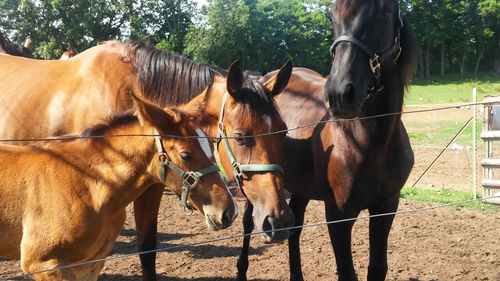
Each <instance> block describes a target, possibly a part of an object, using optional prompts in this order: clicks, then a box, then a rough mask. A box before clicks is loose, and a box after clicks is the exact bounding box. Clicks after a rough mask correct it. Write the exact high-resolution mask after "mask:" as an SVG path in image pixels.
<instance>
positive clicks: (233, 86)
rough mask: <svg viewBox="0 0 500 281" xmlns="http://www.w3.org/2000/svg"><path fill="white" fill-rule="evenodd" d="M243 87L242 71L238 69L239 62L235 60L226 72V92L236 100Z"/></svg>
mask: <svg viewBox="0 0 500 281" xmlns="http://www.w3.org/2000/svg"><path fill="white" fill-rule="evenodd" d="M242 86H243V71H241V68H240V61H239V60H235V61H233V63H231V65H230V66H229V69H228V71H227V79H226V87H227V92H228V93H229V94H230V95H231V96H232V97H233V99H236V98H237V97H238V94H239V93H240V90H241V87H242Z"/></svg>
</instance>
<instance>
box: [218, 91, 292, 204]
mask: <svg viewBox="0 0 500 281" xmlns="http://www.w3.org/2000/svg"><path fill="white" fill-rule="evenodd" d="M227 95H228V94H227V93H226V94H225V95H224V97H223V98H222V106H221V109H220V117H219V129H218V133H217V146H216V150H217V152H218V150H219V143H220V141H221V140H222V141H223V142H224V146H225V147H226V154H227V157H228V158H229V161H231V166H233V175H234V179H235V180H236V183H237V184H238V188H239V189H240V191H241V193H242V194H243V195H244V196H245V197H247V196H246V194H245V191H243V188H242V184H241V180H240V177H241V176H242V175H243V174H244V173H248V172H257V173H259V172H277V173H280V174H281V175H282V176H283V175H284V172H283V168H281V166H279V165H277V164H240V162H238V161H237V160H236V157H234V154H233V151H232V150H231V148H230V147H229V141H228V140H227V135H226V129H225V128H224V122H223V121H222V120H223V118H224V106H225V105H226V100H227ZM247 199H248V197H247Z"/></svg>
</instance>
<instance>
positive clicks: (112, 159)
mask: <svg viewBox="0 0 500 281" xmlns="http://www.w3.org/2000/svg"><path fill="white" fill-rule="evenodd" d="M136 103H137V104H136V108H137V115H138V116H134V115H132V114H130V113H129V114H121V115H116V116H115V117H114V118H113V119H111V121H109V122H107V123H106V124H103V125H97V126H94V127H92V128H90V129H88V130H86V131H85V132H84V133H83V136H89V137H92V136H103V135H105V136H106V135H127V137H108V138H90V139H73V140H62V141H48V142H44V143H37V144H32V145H26V146H11V145H0V162H1V163H2V170H1V171H0V186H1V188H0V229H2V231H1V232H0V256H1V257H6V258H12V259H19V258H20V259H21V266H22V268H23V271H24V272H26V273H33V272H38V271H43V270H48V269H53V268H55V267H60V266H67V265H72V264H75V263H81V262H86V261H92V260H96V259H102V258H105V257H106V256H107V255H108V254H109V252H110V251H111V249H112V248H113V245H114V242H115V240H116V238H117V237H118V236H119V234H120V231H121V229H122V227H123V224H124V222H125V217H126V213H125V207H126V206H127V205H128V204H129V203H130V202H132V201H134V200H135V199H136V198H137V197H139V196H140V195H141V193H142V192H143V191H144V190H145V189H146V188H148V187H149V186H150V185H151V184H154V183H160V182H165V183H167V184H168V185H169V186H171V187H172V189H173V190H174V191H175V192H176V193H177V194H179V195H181V194H182V193H183V191H182V190H181V188H180V186H183V185H184V186H186V185H187V186H188V188H189V189H190V191H189V193H188V194H186V195H187V196H188V197H189V199H190V201H191V202H192V204H193V206H194V207H195V208H196V209H198V210H199V211H200V212H201V213H202V214H204V215H205V217H206V222H207V224H209V225H210V227H211V228H213V229H220V228H224V227H226V226H228V224H230V223H231V220H226V218H227V214H226V213H228V212H229V213H230V215H229V217H231V216H233V215H234V213H235V209H234V202H233V199H232V197H231V194H230V193H229V191H228V189H227V186H226V185H225V183H224V181H223V179H222V177H221V174H220V173H219V169H218V168H217V166H212V165H214V164H213V162H212V160H211V158H212V157H213V155H212V154H211V153H209V154H207V151H204V149H206V148H204V147H202V144H203V141H205V142H206V140H201V141H198V140H196V139H180V138H172V137H163V136H161V135H169V136H172V135H175V136H181V137H182V136H183V137H187V136H193V135H196V134H197V131H200V129H199V128H198V127H197V123H196V122H193V120H194V119H193V118H190V117H189V116H188V115H185V114H184V113H182V112H181V111H178V110H171V109H165V110H163V109H161V108H159V107H157V106H155V105H153V104H151V103H147V102H143V101H140V100H137V101H136ZM151 134H155V135H160V136H158V137H154V138H153V137H147V136H143V135H151ZM130 135H135V136H130ZM213 167H215V168H213ZM164 169H166V170H167V172H165V171H163V170H164ZM190 170H191V171H192V172H191V171H190ZM20 172H21V173H20ZM198 174H200V175H198ZM185 175H190V176H191V177H193V179H194V180H195V181H193V182H190V183H188V184H186V181H187V180H188V181H189V180H190V179H188V178H186V176H185ZM193 175H194V176H193ZM103 266H104V262H103V261H100V262H96V263H90V264H86V265H80V266H76V267H70V268H65V269H61V270H56V271H49V272H44V273H37V274H34V275H33V277H34V278H35V280H75V281H76V280H89V281H92V280H97V277H98V275H99V273H100V271H101V269H102V267H103Z"/></svg>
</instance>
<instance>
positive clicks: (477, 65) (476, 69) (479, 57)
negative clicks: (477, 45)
mask: <svg viewBox="0 0 500 281" xmlns="http://www.w3.org/2000/svg"><path fill="white" fill-rule="evenodd" d="M483 57H484V50H483V49H481V51H479V56H478V57H477V61H476V67H475V68H474V77H476V78H477V73H478V72H479V65H480V64H481V60H482V59H483Z"/></svg>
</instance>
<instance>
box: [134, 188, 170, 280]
mask: <svg viewBox="0 0 500 281" xmlns="http://www.w3.org/2000/svg"><path fill="white" fill-rule="evenodd" d="M164 190H165V187H164V186H163V185H162V184H155V185H152V186H150V187H149V188H148V189H146V191H144V192H143V193H142V195H141V196H140V197H139V198H137V199H136V200H135V201H134V216H135V225H136V229H137V248H138V250H139V251H140V252H143V251H150V250H155V249H156V231H157V230H156V226H157V221H158V211H159V209H160V202H161V196H162V193H163V191H164ZM139 257H140V259H141V267H142V280H144V281H156V253H148V254H142V255H140V256H139Z"/></svg>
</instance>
